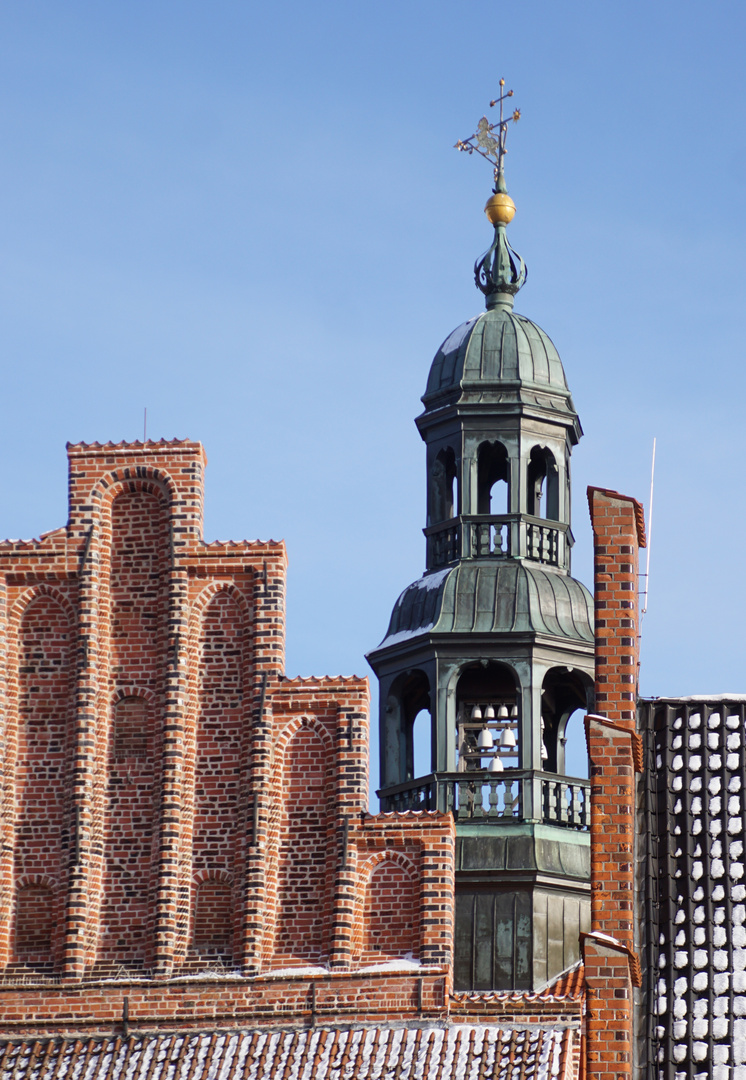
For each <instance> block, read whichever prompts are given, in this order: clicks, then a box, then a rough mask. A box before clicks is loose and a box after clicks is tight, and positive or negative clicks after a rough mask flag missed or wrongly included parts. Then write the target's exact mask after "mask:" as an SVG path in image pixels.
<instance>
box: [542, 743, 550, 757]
mask: <svg viewBox="0 0 746 1080" xmlns="http://www.w3.org/2000/svg"><path fill="white" fill-rule="evenodd" d="M548 757H549V751H548V750H547V746H546V743H545V742H544V741H543V740H542V743H541V760H542V761H546V760H547V758H548Z"/></svg>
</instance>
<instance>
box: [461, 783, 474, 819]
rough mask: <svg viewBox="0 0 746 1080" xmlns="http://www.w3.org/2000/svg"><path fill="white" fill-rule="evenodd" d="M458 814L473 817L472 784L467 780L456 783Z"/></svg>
mask: <svg viewBox="0 0 746 1080" xmlns="http://www.w3.org/2000/svg"><path fill="white" fill-rule="evenodd" d="M458 803H459V806H458V809H459V816H461V814H462V813H463V816H464V817H468V818H471V817H474V785H473V784H472V783H470V782H469V781H468V780H460V781H459V785H458Z"/></svg>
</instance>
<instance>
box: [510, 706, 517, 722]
mask: <svg viewBox="0 0 746 1080" xmlns="http://www.w3.org/2000/svg"><path fill="white" fill-rule="evenodd" d="M510 719H511V720H517V719H518V706H517V705H514V706H513V708H512V709H511V710H510Z"/></svg>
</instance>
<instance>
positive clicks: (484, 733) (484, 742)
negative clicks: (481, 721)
mask: <svg viewBox="0 0 746 1080" xmlns="http://www.w3.org/2000/svg"><path fill="white" fill-rule="evenodd" d="M494 745H495V742H494V739H493V738H492V732H491V731H490V729H489V728H488V727H487V725H486V724H485V726H484V727H483V728H482V730H481V731H480V732H479V738H478V739H477V746H478V747H479V749H480V750H491V749H492V747H493V746H494Z"/></svg>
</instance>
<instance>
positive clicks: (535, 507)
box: [527, 446, 559, 521]
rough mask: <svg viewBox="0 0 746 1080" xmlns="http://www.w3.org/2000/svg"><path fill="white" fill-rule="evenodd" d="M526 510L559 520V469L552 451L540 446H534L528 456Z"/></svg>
mask: <svg viewBox="0 0 746 1080" xmlns="http://www.w3.org/2000/svg"><path fill="white" fill-rule="evenodd" d="M527 512H528V513H529V514H532V515H533V516H534V517H539V518H545V519H547V520H549V521H559V470H558V468H557V462H556V461H555V458H554V454H553V453H552V451H551V450H547V449H545V448H542V447H541V446H535V447H534V448H533V450H532V451H531V457H530V458H529V463H528V507H527Z"/></svg>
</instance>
